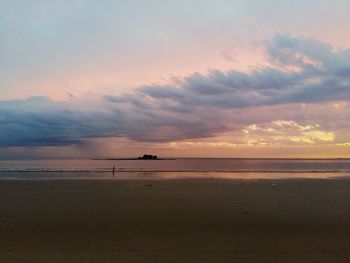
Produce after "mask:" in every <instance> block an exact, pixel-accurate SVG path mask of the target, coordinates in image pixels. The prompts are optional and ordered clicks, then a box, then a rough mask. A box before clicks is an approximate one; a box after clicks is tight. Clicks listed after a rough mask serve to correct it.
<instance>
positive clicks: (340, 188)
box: [0, 179, 350, 263]
mask: <svg viewBox="0 0 350 263" xmlns="http://www.w3.org/2000/svg"><path fill="white" fill-rule="evenodd" d="M0 262H21V263H22V262H36V263H37V262H133V263H135V262H136V263H137V262H216V263H221V262H293V263H295V262H298V263H300V262H308V263H309V262H317V263H320V262H332V263H333V262H347V263H348V262H350V180H346V179H338V180H300V179H298V180H261V181H244V180H241V181H240V180H214V179H212V180H152V181H139V180H135V181H93V180H91V181H78V180H70V181H69V180H66V181H63V180H62V181H49V180H47V181H44V180H43V181H20V180H19V181H0Z"/></svg>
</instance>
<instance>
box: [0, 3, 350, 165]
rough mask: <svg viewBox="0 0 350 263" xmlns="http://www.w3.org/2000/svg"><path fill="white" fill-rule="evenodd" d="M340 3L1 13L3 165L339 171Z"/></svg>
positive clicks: (344, 94)
mask: <svg viewBox="0 0 350 263" xmlns="http://www.w3.org/2000/svg"><path fill="white" fill-rule="evenodd" d="M349 29H350V1H349V0H294V1H287V0H284V1H277V0H235V1H232V0H215V1H214V0H211V1H209V0H177V1H170V0H169V1H168V0H153V1H146V0H144V1H143V0H138V1H133V0H128V1H118V0H115V1H107V0H105V1H97V0H96V1H88V0H87V1H78V0H76V1H74V0H71V1H62V0H61V1H54V0H52V1H41V0H37V1H29V0H28V1H16V0H15V1H14V0H8V1H7V0H0V158H21V157H113V156H115V157H131V156H138V155H140V154H143V153H149V154H158V155H160V156H164V157H165V156H167V157H182V156H183V157H300V158H301V157H312V158H318V157H321V158H327V157H350V32H349Z"/></svg>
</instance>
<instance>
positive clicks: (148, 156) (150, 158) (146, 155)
mask: <svg viewBox="0 0 350 263" xmlns="http://www.w3.org/2000/svg"><path fill="white" fill-rule="evenodd" d="M138 159H139V160H157V159H158V157H157V155H151V154H144V155H143V156H142V157H141V156H140V157H139V158H138Z"/></svg>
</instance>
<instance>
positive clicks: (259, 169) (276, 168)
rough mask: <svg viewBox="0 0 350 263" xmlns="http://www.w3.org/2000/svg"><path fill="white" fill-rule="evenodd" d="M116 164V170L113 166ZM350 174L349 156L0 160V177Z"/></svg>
mask: <svg viewBox="0 0 350 263" xmlns="http://www.w3.org/2000/svg"><path fill="white" fill-rule="evenodd" d="M113 166H115V173H114V175H113V173H112V167H113ZM348 176H350V159H229V158H221V159H220V158H179V159H171V160H170V159H169V160H93V159H40V160H0V180H1V179H2V180H10V179H30V180H35V179H111V180H112V179H176V178H225V179H227V178H231V179H274V178H276V179H281V178H286V179H288V178H335V177H348Z"/></svg>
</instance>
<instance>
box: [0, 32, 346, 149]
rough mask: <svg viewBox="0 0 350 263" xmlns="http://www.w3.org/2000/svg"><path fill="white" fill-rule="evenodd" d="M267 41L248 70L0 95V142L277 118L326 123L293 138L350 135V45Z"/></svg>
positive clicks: (153, 136)
mask: <svg viewBox="0 0 350 263" xmlns="http://www.w3.org/2000/svg"><path fill="white" fill-rule="evenodd" d="M264 48H265V50H266V54H267V58H268V60H269V62H270V66H265V67H260V68H256V69H253V70H251V71H250V72H240V71H237V70H234V69H232V70H229V71H226V72H223V71H219V70H210V71H209V72H208V73H207V74H200V73H194V74H192V75H190V76H187V77H184V78H176V79H173V80H171V81H169V83H167V84H165V85H145V86H142V87H139V88H137V89H135V90H134V91H132V92H129V93H127V94H123V95H118V96H113V95H105V96H102V97H101V98H99V99H95V100H91V101H80V100H79V99H77V98H73V97H72V98H71V99H70V100H69V101H66V102H55V101H52V100H50V99H48V98H45V97H33V98H29V99H27V100H11V101H0V123H1V128H0V146H33V145H70V144H83V143H86V141H88V140H89V139H92V138H98V137H126V138H129V139H132V140H135V141H150V142H171V141H184V140H189V139H198V138H208V137H214V136H219V135H220V134H222V133H225V132H230V131H238V130H242V129H244V128H245V127H247V126H249V125H251V124H252V123H255V124H256V125H265V124H266V123H271V122H273V121H276V120H288V121H291V123H296V124H297V125H300V127H307V126H308V125H309V126H310V125H314V124H315V123H317V124H318V125H320V126H321V127H319V128H317V129H316V128H314V129H313V132H311V131H310V132H311V133H312V134H311V133H309V135H305V134H303V135H302V136H304V137H303V138H306V137H307V138H308V139H307V140H308V141H305V140H306V139H300V138H301V137H300V135H295V136H294V135H292V134H293V131H292V130H289V132H290V133H291V136H294V137H293V138H294V142H296V141H298V142H304V143H308V142H310V141H312V142H320V141H326V142H332V141H333V140H335V141H336V140H337V139H334V137H336V138H341V139H342V140H348V139H349V138H347V136H345V135H343V134H339V135H338V134H334V133H333V132H335V133H336V130H337V129H339V130H341V131H342V132H343V133H344V130H347V129H349V127H348V125H347V124H346V123H348V122H347V121H346V120H347V118H348V116H349V113H350V110H349V105H348V101H349V99H350V74H349V73H350V49H341V50H335V49H333V48H332V47H331V46H330V45H328V44H326V43H323V42H320V41H317V40H314V39H310V38H305V37H295V36H289V35H283V34H277V35H275V36H273V37H272V38H271V39H269V40H267V41H266V42H265V43H264ZM334 105H338V106H337V107H335V106H334ZM339 105H341V107H340V106H339ZM334 114H336V117H335V116H334ZM310 123H311V124H310ZM310 127H311V126H310ZM284 128H286V127H284ZM298 136H299V137H298ZM305 136H306V137H305ZM326 137H327V138H331V137H332V140H322V138H326ZM298 138H299V139H300V140H299V139H298ZM310 138H311V139H310ZM237 140H238V139H237ZM289 141H293V140H289ZM337 142H338V143H341V142H339V141H337Z"/></svg>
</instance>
